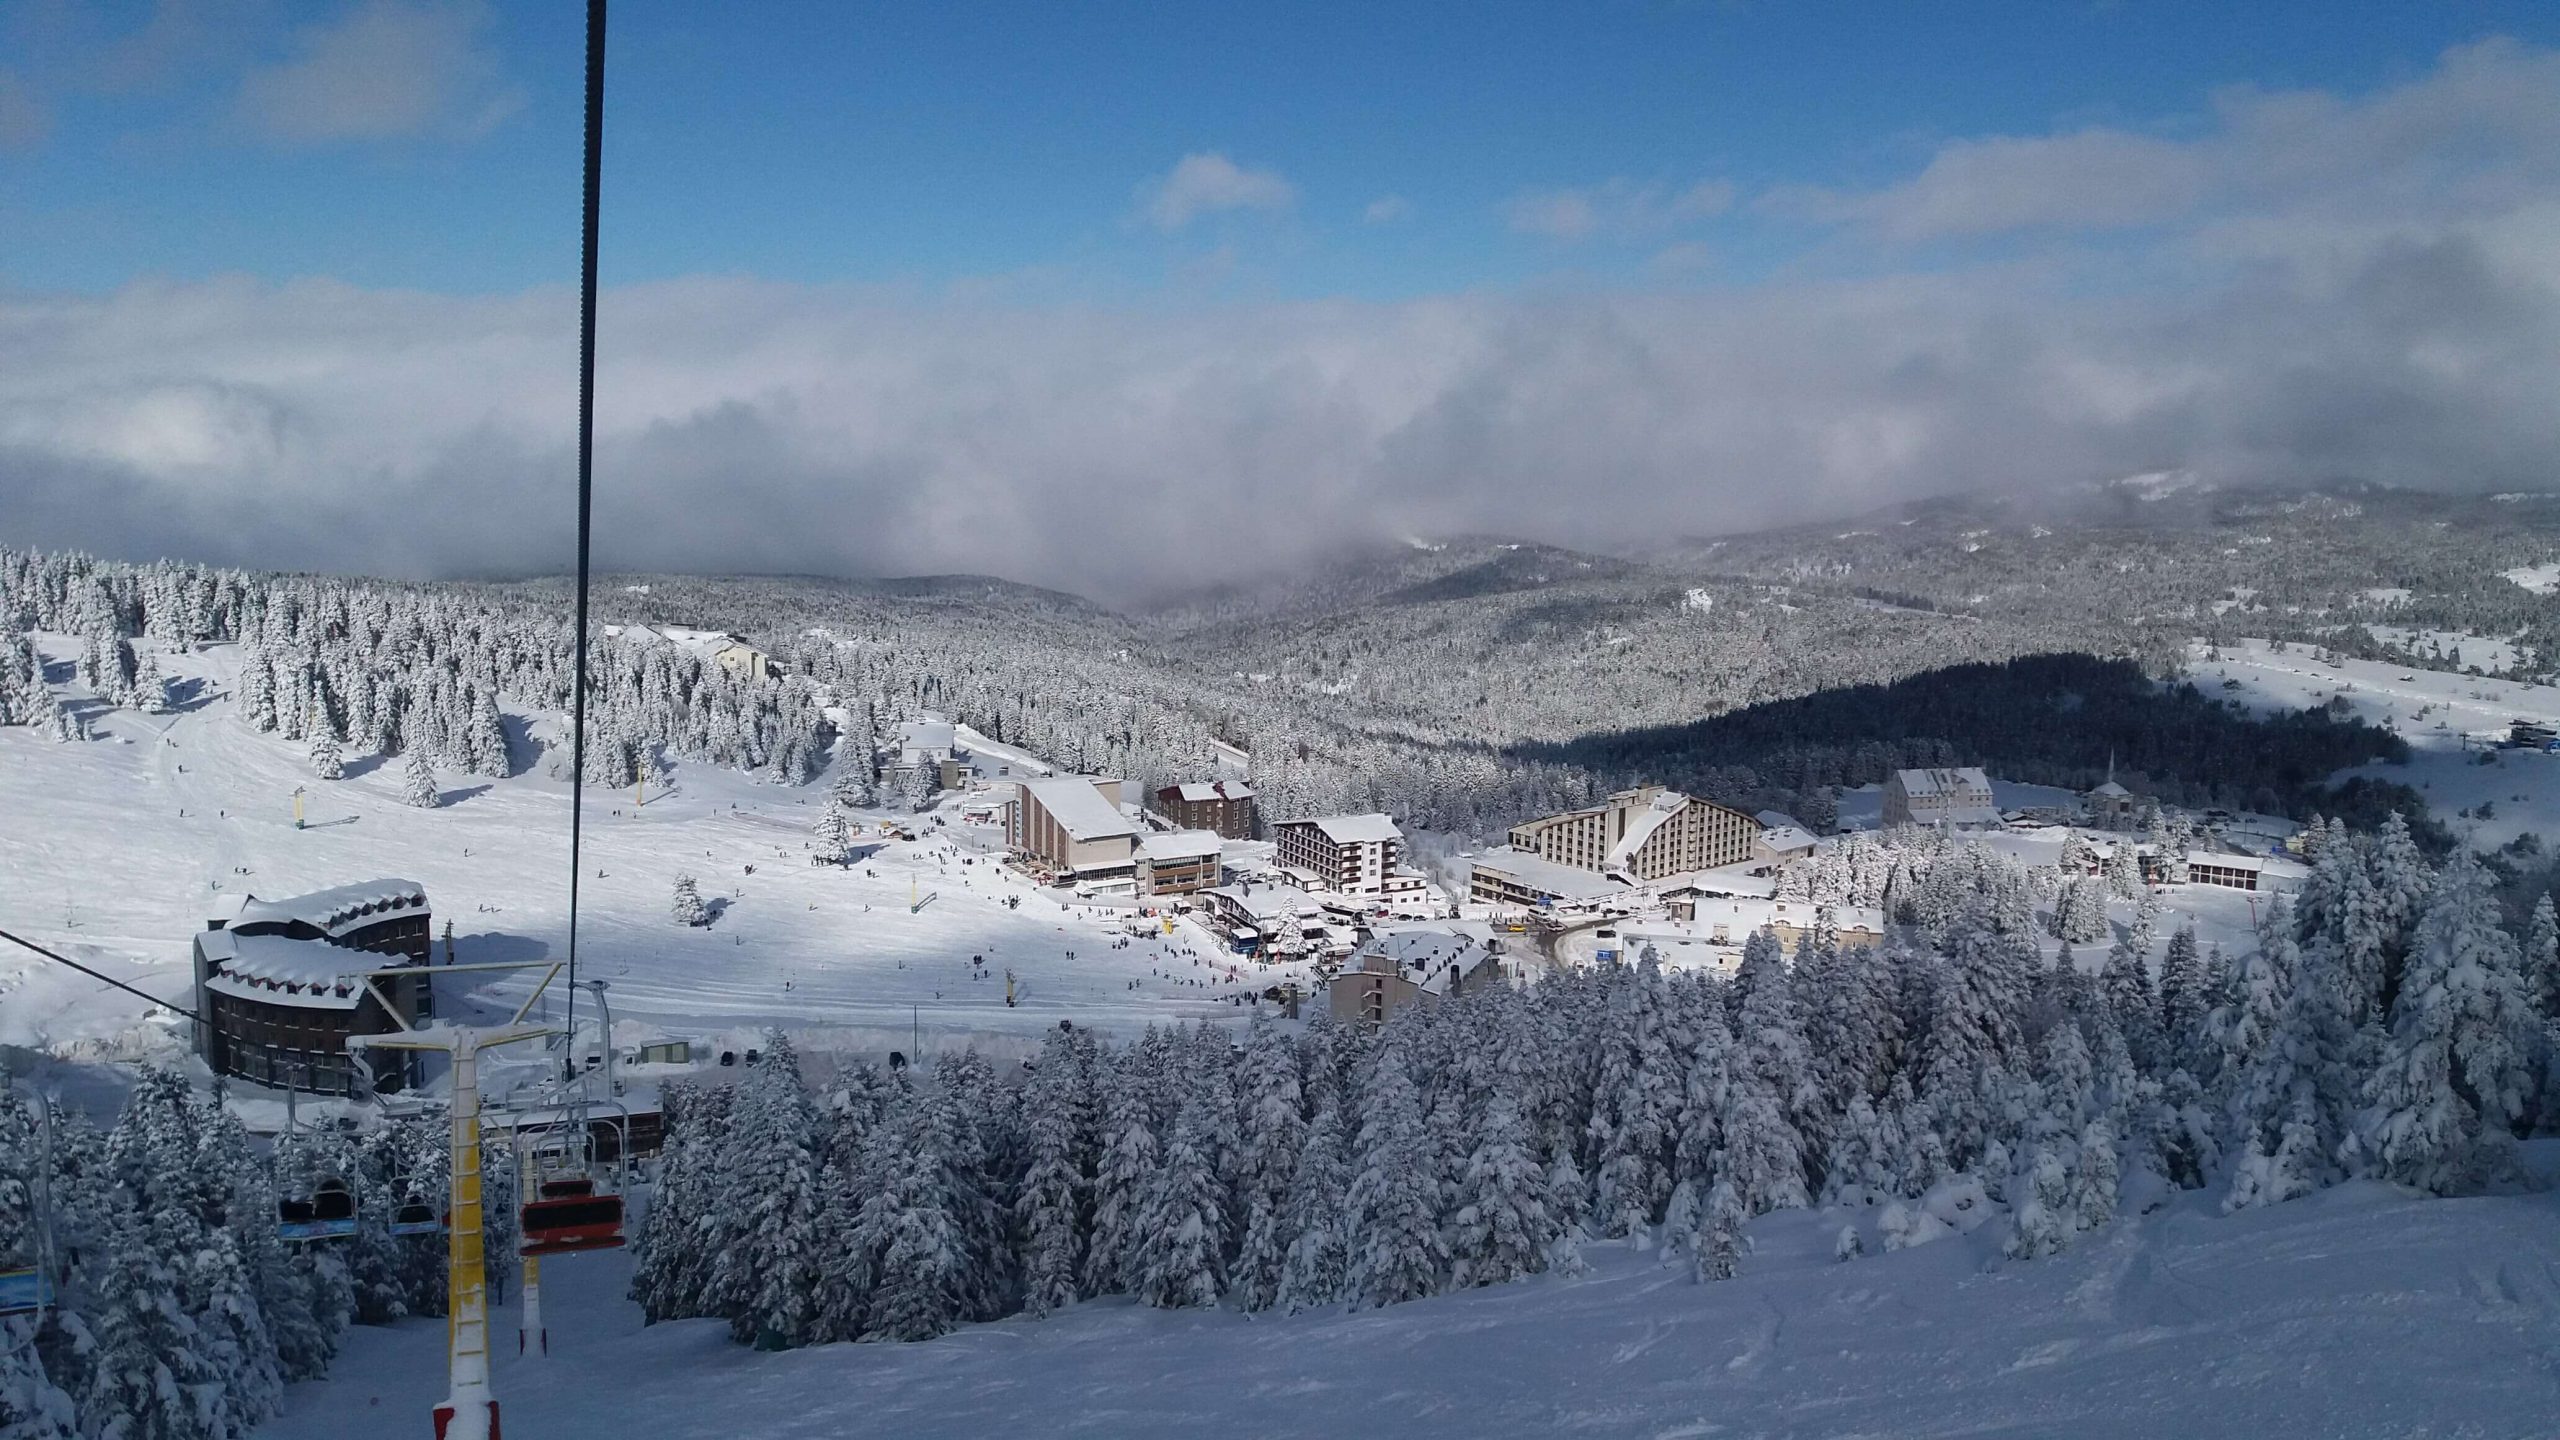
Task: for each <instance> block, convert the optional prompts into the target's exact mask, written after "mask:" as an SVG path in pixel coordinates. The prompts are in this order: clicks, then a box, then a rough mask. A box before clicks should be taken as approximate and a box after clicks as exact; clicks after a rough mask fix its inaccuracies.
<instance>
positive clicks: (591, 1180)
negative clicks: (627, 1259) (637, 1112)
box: [517, 1112, 631, 1256]
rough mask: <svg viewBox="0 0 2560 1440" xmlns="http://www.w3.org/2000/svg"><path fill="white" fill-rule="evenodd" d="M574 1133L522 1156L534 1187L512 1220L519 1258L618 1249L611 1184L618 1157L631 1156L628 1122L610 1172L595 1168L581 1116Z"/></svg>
mask: <svg viewBox="0 0 2560 1440" xmlns="http://www.w3.org/2000/svg"><path fill="white" fill-rule="evenodd" d="M576 1121H577V1125H578V1133H577V1134H575V1135H573V1136H567V1137H562V1138H556V1139H554V1138H545V1139H544V1140H543V1141H542V1142H541V1143H540V1144H538V1145H536V1146H534V1147H533V1148H532V1149H531V1150H530V1151H529V1152H528V1153H527V1155H526V1160H527V1161H529V1162H530V1167H529V1168H528V1169H527V1171H526V1172H525V1173H526V1174H527V1176H528V1177H529V1178H530V1179H531V1180H532V1181H533V1188H532V1195H531V1198H529V1199H527V1200H526V1201H525V1202H524V1208H523V1210H522V1211H521V1212H520V1213H519V1214H518V1216H517V1228H518V1232H519V1233H520V1234H521V1235H522V1236H523V1245H522V1247H521V1250H520V1252H519V1253H521V1254H525V1255H534V1256H540V1255H567V1254H574V1253H576V1252H578V1251H581V1250H619V1249H621V1248H622V1245H623V1206H622V1195H621V1193H620V1191H619V1190H618V1189H617V1188H616V1187H615V1186H614V1184H613V1176H614V1173H615V1171H618V1169H619V1166H620V1162H621V1160H622V1159H623V1157H625V1156H628V1155H629V1154H630V1149H631V1146H630V1120H629V1117H628V1114H627V1112H626V1114H625V1116H624V1117H623V1119H622V1121H621V1122H620V1125H619V1133H620V1140H621V1143H620V1144H618V1145H617V1146H616V1147H615V1161H616V1165H615V1167H614V1171H608V1169H607V1168H606V1167H605V1166H603V1165H601V1164H599V1163H597V1161H596V1157H595V1137H594V1135H593V1133H592V1132H591V1131H589V1130H588V1128H587V1126H586V1117H585V1116H584V1114H583V1113H581V1114H579V1115H578V1116H577V1117H576Z"/></svg>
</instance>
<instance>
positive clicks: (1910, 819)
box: [1884, 765, 2000, 825]
mask: <svg viewBox="0 0 2560 1440" xmlns="http://www.w3.org/2000/svg"><path fill="white" fill-rule="evenodd" d="M1884 823H1885V824H1887V825H1997V824H1999V823H2000V807H1999V805H1998V803H1997V802H1996V801H1994V800H1993V799H1992V797H1991V777H1990V776H1988V775H1985V774H1983V773H1982V767H1981V766H1979V765H1963V766H1955V767H1947V768H1938V769H1929V770H1896V771H1894V772H1893V776H1892V778H1890V779H1888V780H1886V781H1885V782H1884Z"/></svg>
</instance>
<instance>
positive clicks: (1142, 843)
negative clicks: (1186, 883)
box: [1138, 830, 1227, 860]
mask: <svg viewBox="0 0 2560 1440" xmlns="http://www.w3.org/2000/svg"><path fill="white" fill-rule="evenodd" d="M1226 848H1227V838H1226V837H1225V836H1223V835H1221V834H1219V833H1218V832H1217V831H1215V830H1168V831H1165V832H1164V833H1162V834H1158V835H1148V836H1145V837H1143V838H1142V839H1140V840H1139V841H1138V853H1139V854H1140V855H1142V856H1145V857H1146V858H1147V859H1149V860H1198V859H1200V858H1202V857H1203V856H1209V855H1220V854H1224V853H1225V852H1226Z"/></svg>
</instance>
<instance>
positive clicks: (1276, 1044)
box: [1230, 1014, 1307, 1310]
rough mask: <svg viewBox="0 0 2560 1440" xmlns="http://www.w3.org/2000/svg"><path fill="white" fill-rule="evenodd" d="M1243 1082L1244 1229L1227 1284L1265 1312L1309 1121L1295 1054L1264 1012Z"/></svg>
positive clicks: (1249, 1043)
mask: <svg viewBox="0 0 2560 1440" xmlns="http://www.w3.org/2000/svg"><path fill="white" fill-rule="evenodd" d="M1241 1079H1242V1086H1241V1093H1240V1095H1239V1101H1240V1103H1241V1106H1242V1113H1241V1114H1240V1116H1239V1121H1240V1123H1239V1125H1238V1127H1237V1137H1236V1148H1235V1151H1234V1155H1233V1160H1232V1164H1231V1167H1230V1168H1231V1169H1232V1170H1233V1172H1234V1176H1235V1189H1234V1193H1235V1204H1236V1205H1237V1206H1238V1207H1239V1208H1240V1209H1242V1210H1243V1212H1244V1214H1243V1222H1244V1225H1243V1235H1242V1238H1241V1241H1240V1242H1239V1245H1238V1247H1237V1253H1236V1261H1235V1265H1234V1266H1233V1267H1232V1269H1231V1271H1230V1282H1231V1284H1232V1285H1233V1287H1234V1290H1235V1294H1236V1296H1237V1300H1238V1303H1240V1304H1241V1305H1243V1307H1244V1308H1245V1309H1247V1310H1265V1309H1269V1308H1270V1307H1271V1306H1272V1305H1273V1304H1274V1303H1275V1302H1277V1300H1278V1299H1279V1296H1280V1280H1281V1276H1282V1273H1283V1272H1284V1271H1285V1270H1286V1269H1287V1268H1288V1263H1289V1235H1288V1232H1287V1226H1286V1222H1287V1218H1288V1214H1287V1212H1288V1206H1289V1188H1290V1185H1291V1184H1292V1182H1294V1181H1295V1180H1296V1178H1297V1173H1298V1152H1299V1150H1300V1149H1302V1148H1303V1147H1304V1146H1305V1144H1306V1136H1307V1122H1306V1119H1305V1118H1304V1116H1303V1114H1302V1113H1301V1106H1302V1105H1303V1103H1304V1100H1305V1093H1304V1092H1305V1086H1304V1085H1303V1084H1302V1082H1301V1080H1300V1077H1299V1071H1298V1056H1297V1051H1296V1050H1295V1049H1294V1048H1293V1047H1292V1046H1291V1045H1290V1044H1289V1042H1288V1041H1287V1040H1286V1039H1284V1038H1282V1036H1281V1035H1280V1033H1279V1031H1278V1030H1277V1029H1276V1028H1274V1027H1273V1026H1272V1024H1271V1023H1270V1021H1269V1020H1268V1019H1267V1018H1266V1017H1264V1016H1262V1015H1258V1014H1257V1015H1256V1016H1255V1017H1254V1023H1253V1028H1252V1030H1251V1031H1250V1032H1249V1033H1248V1034H1247V1035H1246V1037H1245V1046H1244V1055H1243V1061H1242V1076H1241Z"/></svg>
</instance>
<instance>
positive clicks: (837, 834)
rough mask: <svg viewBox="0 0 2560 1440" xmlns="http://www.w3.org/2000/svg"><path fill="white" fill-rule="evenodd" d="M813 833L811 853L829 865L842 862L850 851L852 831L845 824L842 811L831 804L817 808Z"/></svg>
mask: <svg viewBox="0 0 2560 1440" xmlns="http://www.w3.org/2000/svg"><path fill="white" fill-rule="evenodd" d="M815 833H816V836H817V839H816V848H815V850H814V851H812V853H813V854H815V855H816V856H817V858H819V859H821V860H824V861H826V862H827V863H829V864H831V865H834V864H842V863H843V862H844V859H845V857H846V855H847V854H849V853H850V851H851V849H852V843H853V835H852V832H851V830H849V829H848V828H847V827H846V824H845V818H844V812H843V811H842V810H839V809H837V808H836V807H835V806H833V805H826V806H821V807H820V808H819V810H818V823H817V826H816V828H815Z"/></svg>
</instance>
